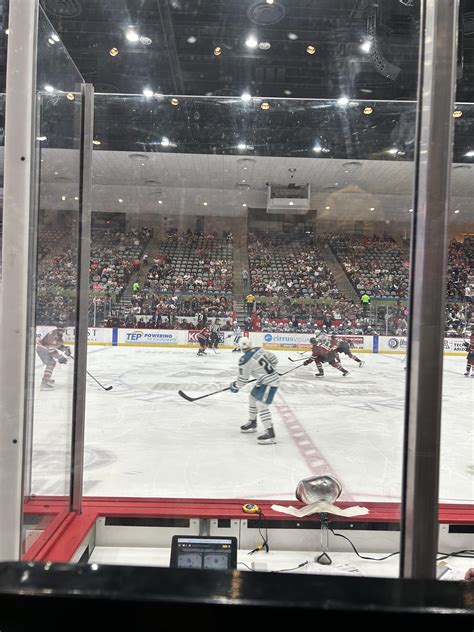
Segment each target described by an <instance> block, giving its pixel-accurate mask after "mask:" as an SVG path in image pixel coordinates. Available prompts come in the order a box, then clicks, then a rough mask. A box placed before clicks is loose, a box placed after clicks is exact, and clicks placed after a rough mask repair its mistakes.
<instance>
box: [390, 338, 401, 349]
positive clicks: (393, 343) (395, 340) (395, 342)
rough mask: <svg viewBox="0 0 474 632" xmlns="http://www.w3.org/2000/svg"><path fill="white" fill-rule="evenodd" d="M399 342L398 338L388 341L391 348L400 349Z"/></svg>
mask: <svg viewBox="0 0 474 632" xmlns="http://www.w3.org/2000/svg"><path fill="white" fill-rule="evenodd" d="M398 345H399V342H398V340H397V339H396V338H390V339H389V341H388V346H389V347H390V349H398Z"/></svg>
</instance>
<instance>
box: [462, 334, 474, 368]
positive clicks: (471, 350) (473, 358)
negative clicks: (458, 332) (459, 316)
mask: <svg viewBox="0 0 474 632" xmlns="http://www.w3.org/2000/svg"><path fill="white" fill-rule="evenodd" d="M464 347H465V348H466V349H467V358H466V359H467V364H466V373H464V375H465V376H466V377H469V375H470V373H471V369H472V368H473V366H474V331H471V337H470V338H469V342H464ZM472 375H473V377H474V370H473V373H472Z"/></svg>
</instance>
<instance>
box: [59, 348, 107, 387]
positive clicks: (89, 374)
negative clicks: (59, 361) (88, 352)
mask: <svg viewBox="0 0 474 632" xmlns="http://www.w3.org/2000/svg"><path fill="white" fill-rule="evenodd" d="M64 355H66V354H64ZM66 357H67V356H66ZM69 357H70V358H71V360H74V356H73V355H72V353H71V355H70V356H69ZM86 373H87V375H88V376H89V377H90V378H91V379H93V380H94V382H96V383H97V384H98V385H99V386H100V388H103V389H104V391H111V390H112V389H113V386H104V385H103V384H101V383H100V382H99V380H97V379H96V378H95V377H94V376H93V375H92V373H89V371H88V370H87V369H86Z"/></svg>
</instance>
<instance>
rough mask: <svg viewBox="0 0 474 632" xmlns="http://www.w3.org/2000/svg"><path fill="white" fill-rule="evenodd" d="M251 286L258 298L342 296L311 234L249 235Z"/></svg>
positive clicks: (333, 297)
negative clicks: (297, 236) (293, 235)
mask: <svg viewBox="0 0 474 632" xmlns="http://www.w3.org/2000/svg"><path fill="white" fill-rule="evenodd" d="M248 253H249V263H250V283H251V288H252V292H253V294H255V295H256V296H273V297H284V296H286V297H305V298H320V297H325V298H331V299H336V298H339V297H341V292H340V290H339V288H338V287H337V284H336V281H335V279H334V277H333V275H332V273H331V271H330V270H329V268H328V267H327V265H326V263H325V261H324V259H323V257H322V255H321V253H320V250H319V247H318V246H317V244H316V243H315V242H314V240H313V238H312V236H311V235H308V236H307V235H304V236H302V237H301V238H299V239H294V238H292V237H289V236H286V235H284V234H280V233H265V234H262V233H258V232H257V233H255V234H252V235H250V236H249V241H248Z"/></svg>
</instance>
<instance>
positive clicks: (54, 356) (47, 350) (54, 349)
mask: <svg viewBox="0 0 474 632" xmlns="http://www.w3.org/2000/svg"><path fill="white" fill-rule="evenodd" d="M63 333H64V327H57V328H56V329H53V330H52V331H50V332H49V333H47V334H46V336H43V338H41V340H40V341H39V342H38V343H37V344H36V353H37V354H38V355H39V357H40V358H41V361H42V363H43V364H44V365H45V369H44V373H43V379H42V380H41V390H42V391H49V390H51V389H52V388H54V380H53V379H52V377H51V376H52V375H53V371H54V367H55V366H56V361H58V362H59V364H66V362H67V358H66V357H65V356H70V355H71V350H70V349H69V347H67V346H66V345H65V344H64V340H63ZM60 351H62V352H63V353H64V355H62V354H61V353H59V352H60Z"/></svg>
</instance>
